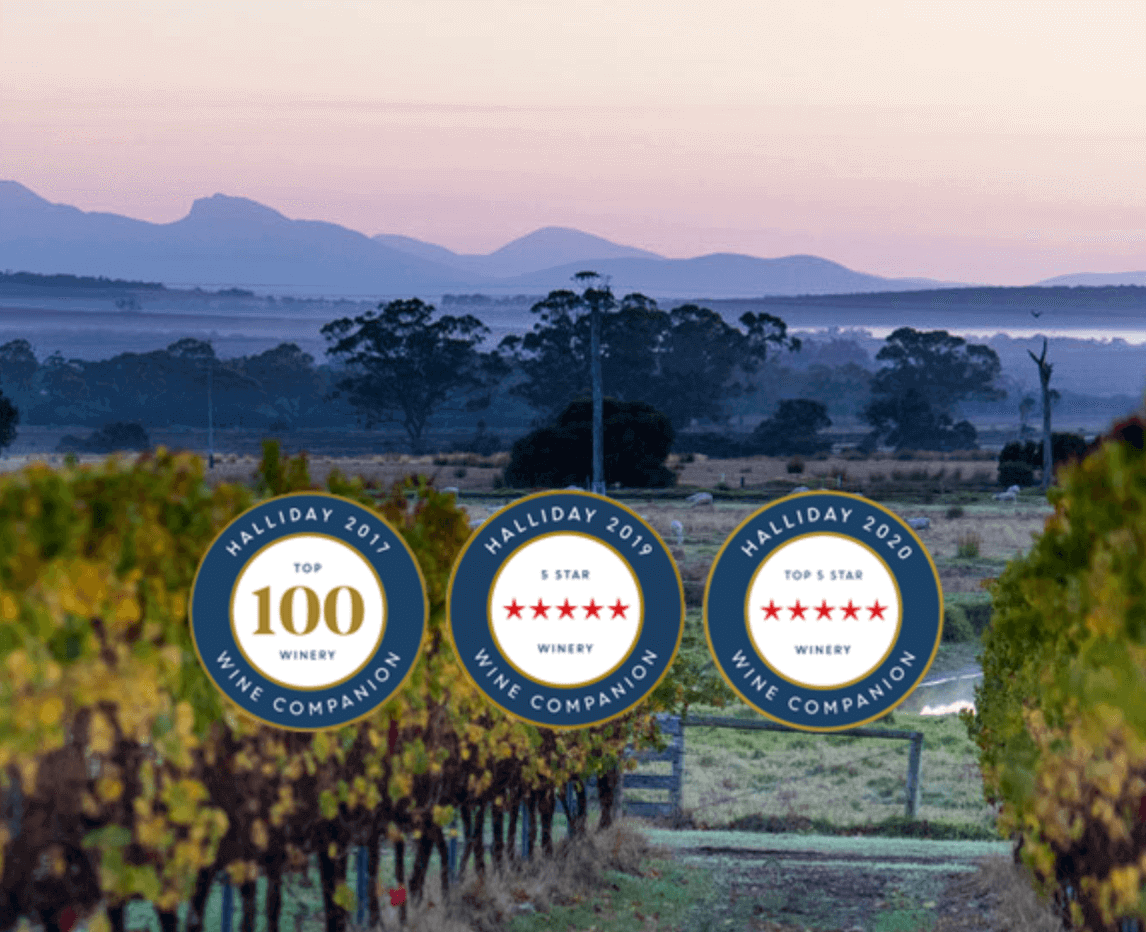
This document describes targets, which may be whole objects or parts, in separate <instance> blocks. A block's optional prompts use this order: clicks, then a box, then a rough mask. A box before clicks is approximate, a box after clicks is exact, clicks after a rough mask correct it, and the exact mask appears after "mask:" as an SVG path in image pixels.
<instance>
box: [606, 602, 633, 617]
mask: <svg viewBox="0 0 1146 932" xmlns="http://www.w3.org/2000/svg"><path fill="white" fill-rule="evenodd" d="M628 607H629V606H627V605H622V604H621V600H620V599H617V604H616V605H610V606H609V608H610V609H612V612H613V617H614V618H616V617H617V616H618V615H620V616H621V617H622V618H624V617H625V609H627V608H628Z"/></svg>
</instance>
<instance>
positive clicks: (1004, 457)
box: [999, 433, 1087, 485]
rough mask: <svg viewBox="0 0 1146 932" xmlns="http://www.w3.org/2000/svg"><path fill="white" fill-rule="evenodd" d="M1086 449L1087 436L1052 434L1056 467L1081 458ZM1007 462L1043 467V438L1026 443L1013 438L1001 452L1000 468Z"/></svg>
mask: <svg viewBox="0 0 1146 932" xmlns="http://www.w3.org/2000/svg"><path fill="white" fill-rule="evenodd" d="M1086 451H1087V445H1086V438H1085V437H1083V436H1082V435H1081V434H1068V433H1058V434H1056V433H1052V434H1051V461H1052V462H1053V463H1054V465H1055V468H1056V469H1057V468H1058V467H1059V466H1061V465H1062V464H1064V463H1066V462H1068V461H1070V460H1077V459H1080V458H1081V457H1083V456H1085V455H1086ZM1006 462H1018V463H1026V464H1027V465H1028V466H1030V467H1031V469H1042V468H1043V442H1042V440H1027V441H1026V442H1025V443H1020V442H1019V441H1017V440H1012V441H1011V442H1010V443H1008V444H1007V445H1006V446H1005V447H1003V449H1002V452H1001V453H999V466H1000V468H1001V467H1002V465H1003V463H1006ZM1012 484H1014V483H1012ZM1019 484H1020V485H1021V484H1022V483H1019Z"/></svg>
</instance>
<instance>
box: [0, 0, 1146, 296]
mask: <svg viewBox="0 0 1146 932" xmlns="http://www.w3.org/2000/svg"><path fill="white" fill-rule="evenodd" d="M1143 47H1146V3H1143V2H1141V0H1130V2H1113V0H1110V2H1107V0H1083V2H1055V0H1019V2H1014V0H997V2H990V3H983V2H977V0H959V2H955V3H952V2H950V0H942V2H923V0H919V2H903V3H895V2H878V0H872V2H867V0H850V2H830V0H817V2H806V0H797V2H782V0H703V2H683V0H623V2H596V0H420V2H418V0H378V2H358V3H355V2H338V0H329V2H321V3H310V2H302V0H274V2H266V3H262V2H252V0H243V2H240V3H234V2H210V0H197V2H194V3H184V2H177V0H164V2H158V0H157V2H105V0H80V2H53V0H27V2H25V0H0V178H7V179H12V180H15V181H18V182H20V183H21V184H24V185H26V186H27V187H29V188H31V189H32V190H33V191H35V192H36V193H37V194H39V195H40V196H42V197H45V198H47V199H48V200H50V201H53V202H57V203H67V204H72V205H75V206H77V207H79V208H81V209H83V210H100V211H112V212H115V213H121V214H125V215H127V216H131V217H136V218H139V219H144V220H150V221H153V222H160V223H166V222H171V221H174V220H178V219H179V218H181V217H183V216H185V215H186V214H187V212H188V210H189V209H190V207H191V203H192V202H193V201H194V200H195V199H196V198H199V197H206V196H210V195H212V194H215V193H224V194H230V195H235V196H242V197H249V198H252V199H254V200H256V201H259V202H261V203H263V204H266V205H267V206H270V207H273V208H274V209H276V210H278V211H280V212H282V213H283V214H285V215H286V216H288V217H292V218H298V219H317V220H327V221H331V222H334V223H339V224H342V225H344V226H347V227H350V228H351V229H355V230H358V231H360V232H363V233H366V234H371V235H372V234H375V233H401V234H405V235H407V236H413V237H417V238H419V239H424V240H427V241H430V242H434V243H438V244H439V245H443V246H446V247H448V248H450V249H453V250H455V251H458V252H475V253H485V252H490V251H492V250H494V249H496V248H498V247H499V246H502V245H504V244H505V243H506V242H508V241H509V240H511V239H514V238H516V237H518V236H522V235H524V234H526V233H529V232H531V231H532V230H535V229H537V228H538V227H542V226H550V225H556V226H570V227H576V228H578V229H581V230H585V231H586V232H589V233H594V234H596V235H598V236H604V237H606V238H608V239H611V240H614V241H615V242H620V243H624V244H626V245H631V246H638V247H641V248H644V249H650V250H653V251H655V252H658V253H661V254H662V255H665V256H669V257H674V258H683V257H689V256H696V255H703V254H706V253H712V252H740V253H747V254H751V255H757V256H764V257H771V256H785V255H793V254H814V255H820V256H823V257H825V258H828V259H832V260H834V261H837V262H841V263H843V264H845V265H847V266H849V267H851V268H854V269H856V270H859V271H863V272H868V273H872V274H879V275H888V276H927V277H933V278H939V279H944V280H949V281H964V282H976V283H985V284H999V285H1019V284H1027V283H1030V282H1033V281H1038V280H1040V279H1044V278H1047V277H1050V276H1053V275H1059V274H1067V273H1071V272H1123V271H1133V270H1140V269H1146V94H1143V88H1146V55H1143V53H1142V49H1143Z"/></svg>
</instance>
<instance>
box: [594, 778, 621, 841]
mask: <svg viewBox="0 0 1146 932" xmlns="http://www.w3.org/2000/svg"><path fill="white" fill-rule="evenodd" d="M620 780H621V769H620V767H615V768H613V769H612V770H607V771H606V772H605V773H602V774H600V775H599V776H598V777H597V798H598V799H600V800H601V817H600V819H599V820H598V821H597V830H598V831H600V830H601V829H603V828H608V827H609V826H610V825H612V824H613V811H614V809H615V808H616V805H617V794H616V787H617V785H618V783H620Z"/></svg>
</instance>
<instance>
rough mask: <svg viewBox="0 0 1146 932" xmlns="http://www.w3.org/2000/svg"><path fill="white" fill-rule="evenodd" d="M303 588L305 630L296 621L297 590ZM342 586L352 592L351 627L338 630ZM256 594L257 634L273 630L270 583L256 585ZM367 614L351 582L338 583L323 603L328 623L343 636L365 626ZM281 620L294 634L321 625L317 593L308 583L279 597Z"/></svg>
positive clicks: (333, 630) (307, 632) (305, 632)
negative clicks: (257, 604) (364, 619)
mask: <svg viewBox="0 0 1146 932" xmlns="http://www.w3.org/2000/svg"><path fill="white" fill-rule="evenodd" d="M300 589H301V590H302V592H303V594H304V595H305V596H306V627H305V628H303V630H302V631H299V630H298V629H297V628H296V627H295V625H294V594H295V593H296V592H297V591H299V590H300ZM342 589H345V590H346V591H347V592H349V593H350V628H349V630H347V631H339V630H338V593H339V591H340V590H342ZM255 597H256V598H257V599H258V600H259V626H258V628H256V629H255V634H274V632H273V631H272V630H271V587H270V586H263V588H262V589H256V590H255ZM364 614H365V608H364V606H363V603H362V596H361V594H360V593H359V592H358V590H357V589H354V588H352V587H350V586H335V587H334V588H333V589H331V590H330V592H328V593H327V594H326V600H325V601H324V602H323V603H322V619H323V621H325V622H326V626H327V627H328V628H329V629H330V630H331V631H332V632H333V633H334V634H341V635H343V636H344V637H345V636H346V635H349V634H353V633H354V632H355V631H357V630H358V629H359V628H361V627H362V617H363V615H364ZM279 620H280V621H281V622H282V626H283V627H284V628H286V629H287V631H289V632H290V633H291V634H297V635H304V634H310V632H312V631H313V630H314V629H315V628H317V627H318V594H317V593H316V592H315V591H314V590H313V589H309V588H307V587H306V586H291V587H290V588H289V589H288V590H287V591H286V592H284V593H283V597H282V598H281V599H280V600H279Z"/></svg>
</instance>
